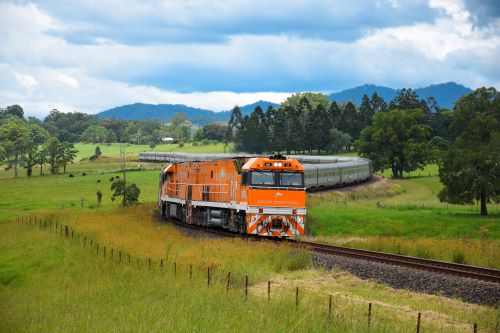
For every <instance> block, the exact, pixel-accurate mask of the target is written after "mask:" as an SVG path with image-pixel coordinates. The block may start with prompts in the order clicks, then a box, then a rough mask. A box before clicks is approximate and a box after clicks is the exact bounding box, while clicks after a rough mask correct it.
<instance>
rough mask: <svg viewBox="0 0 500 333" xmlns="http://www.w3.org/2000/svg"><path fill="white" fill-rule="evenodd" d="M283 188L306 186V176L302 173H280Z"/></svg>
mask: <svg viewBox="0 0 500 333" xmlns="http://www.w3.org/2000/svg"><path fill="white" fill-rule="evenodd" d="M279 175H280V185H281V186H300V187H303V186H304V177H303V176H304V174H303V173H302V172H280V173H279Z"/></svg>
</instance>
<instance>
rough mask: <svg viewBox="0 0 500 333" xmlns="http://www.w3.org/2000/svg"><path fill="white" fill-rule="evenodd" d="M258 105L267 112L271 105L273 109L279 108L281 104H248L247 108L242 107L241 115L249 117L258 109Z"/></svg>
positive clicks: (259, 102) (260, 102)
mask: <svg viewBox="0 0 500 333" xmlns="http://www.w3.org/2000/svg"><path fill="white" fill-rule="evenodd" d="M257 105H258V106H260V107H261V108H262V110H263V111H264V112H266V110H267V107H268V106H269V105H271V106H272V107H273V108H277V107H278V106H280V105H279V104H276V103H272V102H267V101H262V100H260V101H258V102H255V103H252V104H248V105H245V106H240V110H241V114H242V115H244V116H245V115H248V114H250V113H252V111H253V110H255V108H256V107H257ZM229 112H231V111H229ZM228 119H229V118H228Z"/></svg>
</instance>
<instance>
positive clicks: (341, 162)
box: [139, 151, 370, 169]
mask: <svg viewBox="0 0 500 333" xmlns="http://www.w3.org/2000/svg"><path fill="white" fill-rule="evenodd" d="M141 154H144V155H146V156H148V155H153V156H155V157H156V160H158V157H159V158H160V159H161V161H164V162H195V161H213V160H220V159H233V158H259V157H261V158H268V157H269V155H257V154H255V155H252V154H237V153H231V154H194V153H171V152H155V151H150V152H141V153H139V158H141ZM286 157H287V158H288V159H296V160H297V161H299V162H300V163H302V164H303V165H304V168H306V167H307V165H308V164H313V165H315V166H316V167H318V168H319V167H320V165H322V164H326V165H325V166H324V168H331V167H333V166H334V165H335V166H336V167H339V166H356V165H365V164H366V163H369V161H370V160H368V159H366V158H362V157H345V156H326V155H325V156H314V155H287V156H286ZM321 168H323V167H321ZM306 169H309V168H308V167H307V168H306Z"/></svg>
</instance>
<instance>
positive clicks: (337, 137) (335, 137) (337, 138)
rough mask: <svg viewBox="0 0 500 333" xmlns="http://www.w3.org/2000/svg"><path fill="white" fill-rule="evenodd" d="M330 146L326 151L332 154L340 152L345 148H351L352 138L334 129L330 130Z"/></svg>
mask: <svg viewBox="0 0 500 333" xmlns="http://www.w3.org/2000/svg"><path fill="white" fill-rule="evenodd" d="M329 137H330V140H329V141H330V144H329V146H328V149H329V150H331V151H332V152H334V153H339V152H342V151H343V150H345V149H346V147H349V146H351V144H352V138H351V136H350V135H349V134H347V133H344V132H341V131H339V130H338V129H336V128H332V129H331V130H330V135H329Z"/></svg>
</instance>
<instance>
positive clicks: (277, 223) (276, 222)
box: [271, 219, 283, 229]
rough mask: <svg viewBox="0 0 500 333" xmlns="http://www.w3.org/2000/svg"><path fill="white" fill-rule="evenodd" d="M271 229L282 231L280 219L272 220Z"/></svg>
mask: <svg viewBox="0 0 500 333" xmlns="http://www.w3.org/2000/svg"><path fill="white" fill-rule="evenodd" d="M271 228H273V229H282V228H283V221H282V220H281V219H272V221H271Z"/></svg>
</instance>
